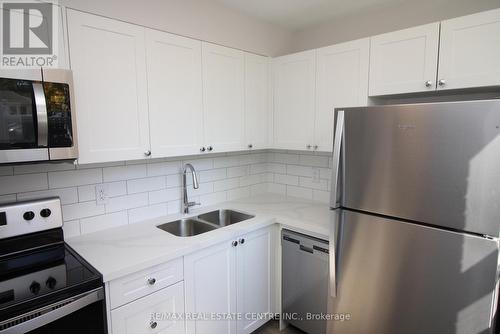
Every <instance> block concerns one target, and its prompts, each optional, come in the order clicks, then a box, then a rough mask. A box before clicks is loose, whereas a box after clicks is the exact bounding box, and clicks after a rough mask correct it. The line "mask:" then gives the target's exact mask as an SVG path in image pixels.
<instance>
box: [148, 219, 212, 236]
mask: <svg viewBox="0 0 500 334" xmlns="http://www.w3.org/2000/svg"><path fill="white" fill-rule="evenodd" d="M157 227H158V228H159V229H161V230H163V231H165V232H168V233H171V234H173V235H176V236H178V237H192V236H193V235H198V234H202V233H205V232H209V231H212V230H215V229H217V228H218V227H217V226H213V225H211V224H208V223H205V222H201V221H199V220H196V219H180V220H176V221H173V222H169V223H165V224H161V225H158V226H157Z"/></svg>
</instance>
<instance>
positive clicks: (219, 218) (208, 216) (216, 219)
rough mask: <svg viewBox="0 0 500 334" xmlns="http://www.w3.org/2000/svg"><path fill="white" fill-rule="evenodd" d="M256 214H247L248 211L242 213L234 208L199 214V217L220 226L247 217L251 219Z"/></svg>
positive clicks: (240, 220)
mask: <svg viewBox="0 0 500 334" xmlns="http://www.w3.org/2000/svg"><path fill="white" fill-rule="evenodd" d="M253 217H255V216H252V215H247V214H246V213H241V212H238V211H233V210H217V211H211V212H207V213H204V214H202V215H199V216H198V219H201V220H204V221H207V222H209V223H212V224H216V225H219V226H221V227H222V226H227V225H231V224H235V223H239V222H242V221H244V220H247V219H251V218H253Z"/></svg>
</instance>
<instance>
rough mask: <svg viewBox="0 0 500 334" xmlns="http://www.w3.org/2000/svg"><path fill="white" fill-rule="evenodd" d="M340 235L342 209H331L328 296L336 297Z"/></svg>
mask: <svg viewBox="0 0 500 334" xmlns="http://www.w3.org/2000/svg"><path fill="white" fill-rule="evenodd" d="M341 235H342V210H341V209H337V210H334V211H333V222H332V226H331V227H330V238H329V239H330V240H329V245H328V248H329V255H330V256H329V271H330V297H332V298H335V297H337V277H338V266H339V263H340V238H341Z"/></svg>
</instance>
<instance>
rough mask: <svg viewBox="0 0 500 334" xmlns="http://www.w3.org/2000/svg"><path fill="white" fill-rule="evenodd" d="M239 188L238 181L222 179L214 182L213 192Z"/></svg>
mask: <svg viewBox="0 0 500 334" xmlns="http://www.w3.org/2000/svg"><path fill="white" fill-rule="evenodd" d="M239 186H240V179H239V178H237V177H235V178H232V179H224V180H220V181H215V182H214V191H223V190H229V189H234V188H238V187H239Z"/></svg>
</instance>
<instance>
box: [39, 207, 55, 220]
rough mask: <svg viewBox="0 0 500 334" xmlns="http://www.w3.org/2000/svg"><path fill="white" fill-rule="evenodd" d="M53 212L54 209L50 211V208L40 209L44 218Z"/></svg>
mask: <svg viewBox="0 0 500 334" xmlns="http://www.w3.org/2000/svg"><path fill="white" fill-rule="evenodd" d="M51 213H52V211H50V209H42V211H40V216H42V217H43V218H47V217H49V216H50V214H51Z"/></svg>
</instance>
